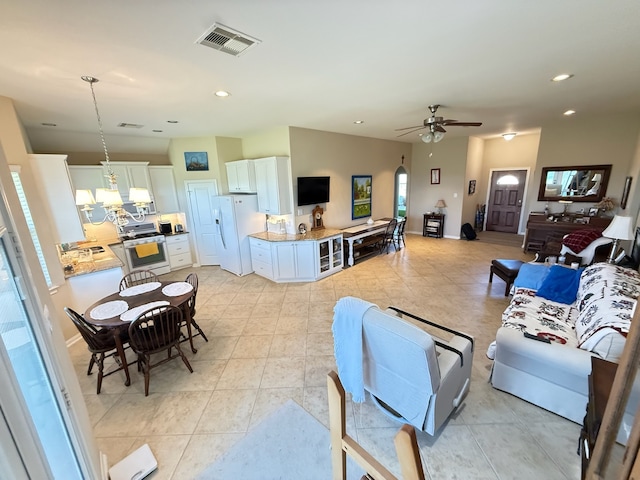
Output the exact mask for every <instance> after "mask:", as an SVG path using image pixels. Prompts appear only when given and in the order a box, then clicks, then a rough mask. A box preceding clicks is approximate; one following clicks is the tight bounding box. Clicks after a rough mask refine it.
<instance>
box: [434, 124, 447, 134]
mask: <svg viewBox="0 0 640 480" xmlns="http://www.w3.org/2000/svg"><path fill="white" fill-rule="evenodd" d="M435 131H436V132H442V133H446V132H447V131H446V130H445V129H444V128H442V125H436V127H435Z"/></svg>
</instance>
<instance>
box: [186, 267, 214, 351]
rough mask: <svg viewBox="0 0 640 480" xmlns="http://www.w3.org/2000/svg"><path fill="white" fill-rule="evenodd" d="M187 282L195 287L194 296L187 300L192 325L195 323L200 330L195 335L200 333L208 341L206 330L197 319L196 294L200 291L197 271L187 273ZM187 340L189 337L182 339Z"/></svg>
mask: <svg viewBox="0 0 640 480" xmlns="http://www.w3.org/2000/svg"><path fill="white" fill-rule="evenodd" d="M185 282H187V283H189V284H191V286H192V287H193V296H192V297H191V298H190V299H189V300H188V301H187V308H188V309H189V312H190V313H191V325H193V326H194V327H195V329H196V330H197V332H198V333H196V334H195V335H194V337H195V336H196V335H200V336H201V337H202V338H204V341H205V342H208V341H209V339H208V338H207V336H206V335H205V334H204V332H203V331H202V329H201V328H200V326H199V325H198V324H197V323H196V321H195V315H196V295H197V293H198V275H196V274H195V273H190V274H189V275H187V278H186V280H185ZM186 340H188V338H186V337H183V339H182V341H183V342H184V341H186Z"/></svg>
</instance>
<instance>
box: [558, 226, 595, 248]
mask: <svg viewBox="0 0 640 480" xmlns="http://www.w3.org/2000/svg"><path fill="white" fill-rule="evenodd" d="M601 236H602V234H601V233H600V232H599V231H598V230H594V229H584V230H576V231H575V232H571V233H570V234H569V235H566V236H565V237H564V239H563V240H562V244H563V245H566V246H567V247H569V248H570V249H571V250H572V251H574V252H575V253H577V254H579V253H580V252H581V251H582V250H584V249H585V248H587V247H588V246H589V245H590V244H591V242H593V241H594V240H596V239H598V238H600V237H601Z"/></svg>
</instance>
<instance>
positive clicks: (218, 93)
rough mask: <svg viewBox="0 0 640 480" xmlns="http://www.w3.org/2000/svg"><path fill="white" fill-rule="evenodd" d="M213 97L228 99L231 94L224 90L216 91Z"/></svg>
mask: <svg viewBox="0 0 640 480" xmlns="http://www.w3.org/2000/svg"><path fill="white" fill-rule="evenodd" d="M215 95H216V97H229V96H231V94H230V93H229V92H226V91H224V90H218V91H217V92H216V93H215Z"/></svg>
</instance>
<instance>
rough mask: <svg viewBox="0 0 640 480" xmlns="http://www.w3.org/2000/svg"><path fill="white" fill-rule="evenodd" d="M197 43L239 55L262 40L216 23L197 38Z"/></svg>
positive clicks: (235, 55)
mask: <svg viewBox="0 0 640 480" xmlns="http://www.w3.org/2000/svg"><path fill="white" fill-rule="evenodd" d="M196 43H199V44H200V45H204V46H205V47H211V48H215V49H216V50H220V51H221V52H224V53H228V54H229V55H233V56H234V57H238V56H240V55H241V54H242V53H244V52H245V51H247V49H249V48H250V47H252V46H254V45H256V44H258V43H260V40H258V39H257V38H253V37H250V36H249V35H245V34H244V33H241V32H238V31H236V30H234V29H232V28H229V27H225V26H224V25H221V24H219V23H214V24H213V25H212V26H211V27H210V28H209V29H208V30H207V31H206V32H204V33H203V34H202V35H201V36H200V38H198V40H196Z"/></svg>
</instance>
